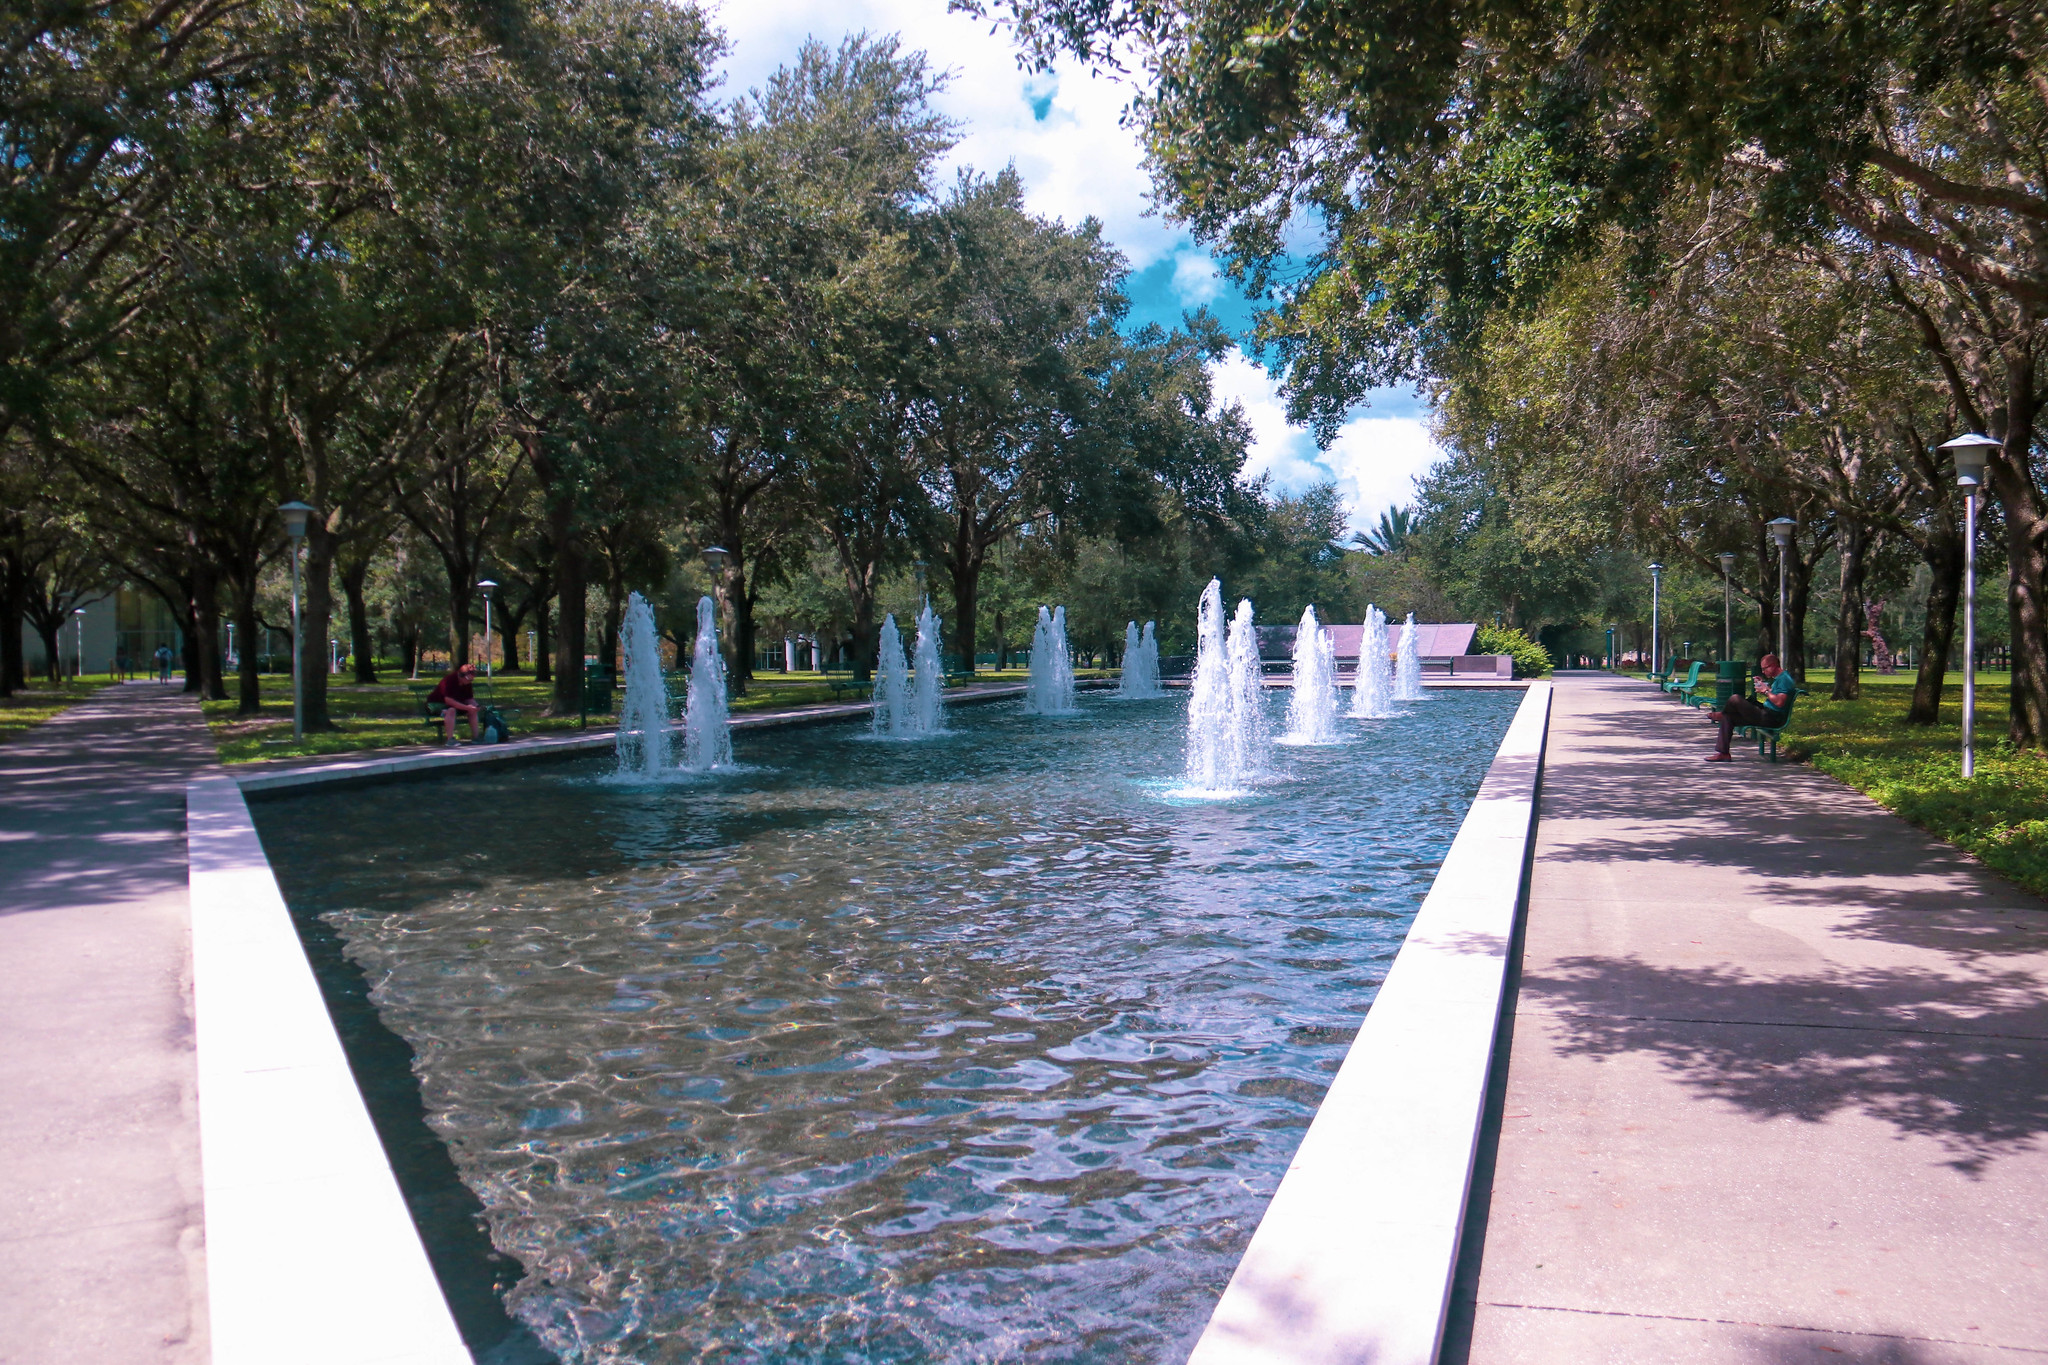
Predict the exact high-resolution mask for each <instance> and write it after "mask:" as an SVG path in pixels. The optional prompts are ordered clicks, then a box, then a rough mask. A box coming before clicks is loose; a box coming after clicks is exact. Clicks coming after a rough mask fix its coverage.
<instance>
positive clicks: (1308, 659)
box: [1280, 606, 1338, 744]
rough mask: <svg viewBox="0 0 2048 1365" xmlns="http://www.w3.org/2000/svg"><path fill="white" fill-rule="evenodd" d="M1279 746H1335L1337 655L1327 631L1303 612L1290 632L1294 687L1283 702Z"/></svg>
mask: <svg viewBox="0 0 2048 1365" xmlns="http://www.w3.org/2000/svg"><path fill="white" fill-rule="evenodd" d="M1280 742H1281V743H1283V744H1335V743H1337V742H1338V740H1337V654H1336V645H1335V643H1334V642H1333V641H1332V640H1331V639H1330V632H1329V631H1327V630H1324V629H1323V627H1322V625H1321V623H1320V622H1318V621H1317V620H1316V609H1315V608H1314V607H1313V606H1310V607H1307V608H1305V609H1303V611H1302V613H1301V624H1300V625H1298V626H1296V627H1295V630H1294V687H1293V691H1292V693H1291V694H1290V695H1289V697H1288V699H1287V734H1286V736H1285V737H1284V738H1283V739H1282V740H1281V741H1280Z"/></svg>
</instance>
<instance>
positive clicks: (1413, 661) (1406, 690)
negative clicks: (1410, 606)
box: [1394, 611, 1422, 701]
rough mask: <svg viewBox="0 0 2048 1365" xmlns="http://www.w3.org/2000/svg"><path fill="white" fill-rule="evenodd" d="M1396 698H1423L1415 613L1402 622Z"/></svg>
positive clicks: (1404, 699) (1395, 674)
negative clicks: (1416, 645) (1416, 649)
mask: <svg viewBox="0 0 2048 1365" xmlns="http://www.w3.org/2000/svg"><path fill="white" fill-rule="evenodd" d="M1394 700H1395V701H1421V700H1422V657H1421V656H1420V655H1418V654H1417V653H1416V652H1415V613H1414V612H1412V611H1411V612H1409V613H1408V619H1407V620H1406V621H1404V622H1402V624H1401V648H1400V657H1399V658H1398V659H1396V660H1395V661H1394Z"/></svg>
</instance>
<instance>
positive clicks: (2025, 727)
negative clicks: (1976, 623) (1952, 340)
mask: <svg viewBox="0 0 2048 1365" xmlns="http://www.w3.org/2000/svg"><path fill="white" fill-rule="evenodd" d="M2006 370H2007V374H2006V410H2005V414H2004V415H2005V434H2004V441H2005V445H2004V448H2003V449H2002V450H2000V451H1999V452H1998V453H1997V454H1996V455H1995V456H1993V458H1992V460H1991V462H1990V467H1989V471H1988V472H1989V474H1990V480H1991V487H1992V491H1993V492H1995V493H1996V494H1997V495H1998V502H1999V506H2000V507H2001V509H2003V511H2004V513H2005V555H2006V566H2007V572H2006V603H2007V605H2008V607H2009V608H2010V610H2011V614H2012V639H2011V646H2012V678H2011V684H2012V713H2011V717H2010V721H2009V726H2008V733H2009V734H2010V736H2011V739H2012V742H2013V745H2014V747H2015V748H2021V749H2039V748H2040V747H2042V744H2043V742H2044V741H2048V601H2044V600H2043V598H2044V587H2048V508H2043V506H2042V502H2041V496H2040V492H2039V490H2038V489H2037V488H2036V487H2035V486H2034V480H2033V476H2032V473H2031V468H2030V465H2029V463H2028V461H2029V451H2030V447H2031V446H2032V443H2033V435H2034V393H2033V389H2034V383H2033V377H2034V373H2033V371H2034V367H2033V361H2032V358H2031V357H2030V356H2023V355H2017V354H2014V353H2013V352H2012V351H2011V350H2008V353H2007V361H2006Z"/></svg>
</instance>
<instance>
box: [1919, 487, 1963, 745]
mask: <svg viewBox="0 0 2048 1365" xmlns="http://www.w3.org/2000/svg"><path fill="white" fill-rule="evenodd" d="M1937 525H1942V523H1937ZM1921 557H1922V558H1923V559H1925V560H1926V561H1927V569H1928V581H1927V622H1926V624H1925V626H1923V627H1922V629H1921V634H1920V672H1919V675H1918V676H1917V677H1916V678H1914V680H1913V705H1912V707H1911V708H1910V709H1909V710H1908V711H1907V712H1906V723H1907V724H1908V725H1932V724H1934V723H1935V722H1936V721H1937V720H1938V719H1940V717H1941V687H1942V683H1943V682H1944V680H1945V679H1946V676H1947V674H1948V659H1949V652H1950V650H1952V649H1953V648H1954V646H1955V634H1956V603H1957V602H1958V601H1960V600H1961V599H1962V595H1963V542H1962V537H1961V536H1959V535H1957V534H1956V531H1955V528H1954V527H1953V526H1947V527H1946V534H1936V535H1932V536H1930V537H1929V538H1928V539H1927V541H1926V543H1925V544H1924V545H1923V546H1922V547H1921Z"/></svg>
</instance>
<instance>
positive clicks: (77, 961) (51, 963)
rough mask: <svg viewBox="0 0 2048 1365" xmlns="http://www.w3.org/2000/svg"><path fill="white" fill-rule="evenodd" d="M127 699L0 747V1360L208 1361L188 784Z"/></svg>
mask: <svg viewBox="0 0 2048 1365" xmlns="http://www.w3.org/2000/svg"><path fill="white" fill-rule="evenodd" d="M212 759H213V746H212V745H211V743H210V742H209V741H208V739H207V736H206V730H205V726H204V725H203V723H202V722H201V721H200V718H199V707H198V704H197V703H196V702H195V701H193V700H192V699H191V698H188V697H185V696H183V695H182V694H180V693H179V692H178V690H177V689H176V687H175V685H173V686H158V685H155V684H145V683H131V684H128V685H126V686H121V687H113V688H109V689H107V690H106V691H104V692H102V693H100V694H99V695H98V696H96V697H95V698H94V699H93V700H91V701H87V702H82V703H80V704H79V705H77V706H75V707H73V708H71V709H70V710H69V711H66V712H64V713H62V714H61V715H59V716H57V717H55V718H53V719H51V720H49V721H46V722H45V723H44V724H42V725H40V726H38V727H36V728H35V729H33V730H31V731H29V732H28V733H27V734H25V735H23V736H21V737H20V738H18V739H15V740H11V741H9V742H8V743H6V744H0V1157H4V1160H0V1303H4V1305H5V1307H4V1310H0V1362H5V1365H129V1362H152V1363H155V1362H180V1363H181V1365H182V1363H183V1362H195V1363H197V1362H203V1361H204V1360H205V1359H206V1355H207V1351H206V1279H205V1269H204V1265H205V1262H204V1248H203V1245H202V1227H203V1222H202V1217H201V1208H200V1193H199V1138H198V1124H197V1121H196V1113H195V1106H194V1091H193V1087H194V1079H193V1078H194V1069H193V1056H192V1012H191V999H190V994H191V991H190V987H191V982H190V941H189V940H190V936H189V926H188V918H187V913H186V893H185V782H186V779H187V777H188V776H189V775H190V774H191V773H193V772H194V771H196V770H197V769H198V768H200V767H202V766H203V765H205V764H207V763H209V762H211V761H212Z"/></svg>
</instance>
